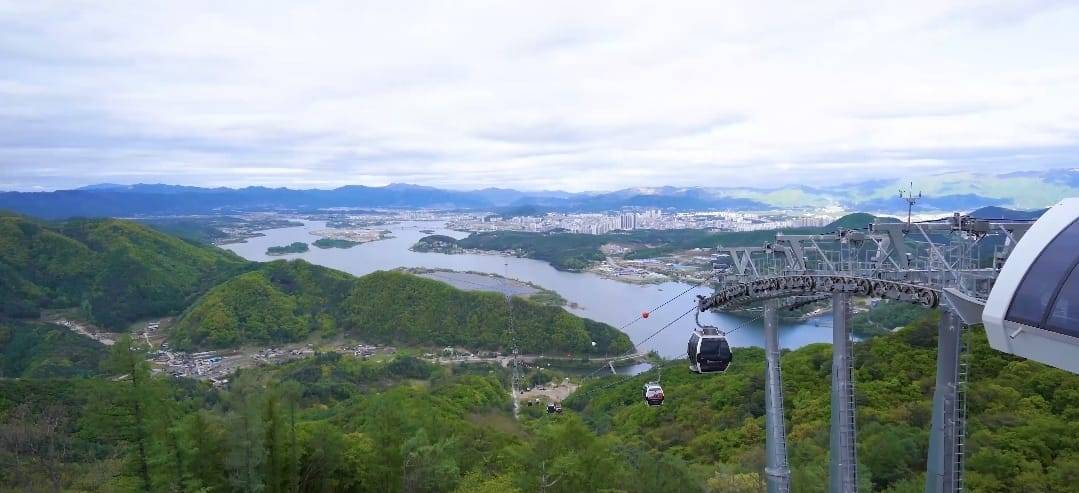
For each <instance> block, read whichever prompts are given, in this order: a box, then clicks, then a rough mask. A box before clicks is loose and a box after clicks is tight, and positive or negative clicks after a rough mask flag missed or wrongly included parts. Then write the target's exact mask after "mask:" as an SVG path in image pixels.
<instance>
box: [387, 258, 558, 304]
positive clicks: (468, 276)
mask: <svg viewBox="0 0 1079 493" xmlns="http://www.w3.org/2000/svg"><path fill="white" fill-rule="evenodd" d="M401 270H402V271H404V272H408V273H409V274H414V275H417V276H420V277H426V278H428V279H433V280H436V281H441V282H444V283H446V284H449V285H450V286H453V287H455V288H457V289H462V290H465V291H490V292H495V293H504V294H509V295H511V296H519V297H522V298H527V299H529V300H531V301H535V302H536V303H540V304H543V305H550V306H566V304H567V302H566V299H565V298H563V297H562V295H560V294H558V293H557V292H555V291H552V290H550V289H547V288H544V287H542V286H540V285H538V284H536V283H533V282H529V281H521V280H519V279H511V278H507V277H504V276H500V275H498V274H491V273H485V272H475V271H466V272H462V271H456V270H452V269H429V268H420V267H412V268H402V269H401Z"/></svg>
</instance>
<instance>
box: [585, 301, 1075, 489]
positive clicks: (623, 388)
mask: <svg viewBox="0 0 1079 493" xmlns="http://www.w3.org/2000/svg"><path fill="white" fill-rule="evenodd" d="M938 316H939V315H938V314H937V312H936V311H934V312H932V313H931V314H930V315H928V316H927V317H926V318H923V319H921V320H919V321H916V322H914V323H912V324H910V325H908V326H907V327H906V328H904V329H901V330H900V331H898V332H897V333H894V334H890V335H885V336H880V337H875V338H873V339H871V340H869V341H867V342H863V343H858V344H857V345H855V349H854V351H855V357H854V361H855V373H854V377H855V394H856V399H857V406H858V419H857V422H858V460H859V464H860V469H859V474H858V476H859V479H860V480H861V481H862V485H861V488H860V489H861V490H862V491H890V492H897V493H898V492H911V493H913V492H920V491H922V490H923V487H924V477H925V476H924V471H925V461H926V447H927V443H928V438H929V428H930V421H931V419H932V406H933V403H932V400H933V387H934V383H935V380H934V378H935V364H936V332H937V318H936V317H938ZM970 332H971V333H970V336H971V339H970V340H971V348H972V353H973V355H972V356H973V357H972V360H971V361H972V366H971V371H970V375H971V387H970V390H969V392H968V394H967V395H968V397H967V399H968V405H969V408H968V417H969V425H968V429H967V436H968V439H967V452H968V456H967V473H966V484H967V487H968V488H969V489H970V490H971V491H984V492H1010V491H1075V481H1076V478H1079V440H1076V439H1075V437H1079V376H1076V375H1073V374H1070V373H1067V372H1065V371H1062V370H1058V369H1055V368H1051V367H1048V366H1045V365H1042V364H1039V363H1035V362H1031V361H1026V360H1023V359H1020V358H1015V357H1012V356H1009V355H1006V354H1004V353H1000V352H997V351H994V350H993V349H991V348H989V346H988V344H987V342H986V339H985V333H984V331H983V330H982V329H981V327H980V326H976V327H974V328H972V329H971V331H970ZM734 357H735V359H734V363H733V364H732V365H731V368H730V371H728V372H727V373H726V374H723V375H707V376H701V375H695V374H690V373H689V371H688V370H687V369H686V367H685V362H684V361H675V362H671V363H669V364H667V365H666V366H664V368H663V372H662V381H663V388H664V390H665V391H666V396H667V399H666V400H665V401H664V403H663V406H662V407H660V408H649V407H647V406H645V405H643V404H642V403H641V402H640V388H641V385H642V384H644V383H645V382H647V381H648V380H649V379H655V378H656V377H657V373H656V372H655V371H651V372H647V373H645V374H642V375H639V376H637V377H634V378H630V379H626V380H625V381H624V382H623V383H621V384H617V385H613V386H610V387H609V388H603V386H607V385H609V382H608V381H607V380H610V378H614V377H608V379H605V380H603V381H599V382H596V383H594V384H592V385H591V386H585V387H583V388H582V389H580V390H578V394H577V396H575V397H571V398H570V400H568V401H567V403H568V404H569V405H570V406H571V407H572V408H574V409H576V410H579V411H580V412H582V414H583V415H584V417H585V419H586V420H587V421H588V422H589V423H590V424H591V426H592V427H593V428H594V429H596V430H599V431H610V433H611V434H613V435H614V436H615V437H617V438H618V439H620V440H633V439H636V440H640V441H642V442H644V443H648V444H651V445H652V446H653V447H655V448H656V449H657V450H659V451H664V452H667V453H672V454H675V455H678V456H679V457H682V458H684V459H685V460H687V461H689V462H690V463H691V464H694V465H699V466H701V467H702V468H705V467H706V468H707V469H708V470H710V471H716V473H715V477H714V478H713V481H714V483H715V485H716V486H717V489H715V490H714V491H747V492H748V491H761V487H760V482H761V481H762V480H763V478H762V476H761V475H760V471H761V469H762V467H763V464H762V462H761V461H762V460H763V457H764V456H763V447H764V419H765V418H764V378H763V376H764V352H763V351H762V350H761V349H759V348H738V349H735V355H734ZM831 357H832V355H831V345H829V344H813V345H809V346H805V347H803V348H800V349H797V350H794V351H789V352H788V351H785V352H784V354H783V357H782V359H783V387H784V394H785V398H786V418H787V426H788V430H789V431H788V445H789V447H790V448H789V453H790V462H791V471H792V475H791V483H792V484H793V485H794V487H795V488H798V491H824V489H825V486H826V485H827V484H828V446H829V442H828V440H829V412H830V411H829V409H830V403H829V399H830V393H829V388H830V386H831V384H830V376H831ZM592 389H595V390H592ZM736 485H738V486H737V487H736ZM728 487H729V488H730V489H725V488H728ZM686 491H690V490H689V489H687V490H686Z"/></svg>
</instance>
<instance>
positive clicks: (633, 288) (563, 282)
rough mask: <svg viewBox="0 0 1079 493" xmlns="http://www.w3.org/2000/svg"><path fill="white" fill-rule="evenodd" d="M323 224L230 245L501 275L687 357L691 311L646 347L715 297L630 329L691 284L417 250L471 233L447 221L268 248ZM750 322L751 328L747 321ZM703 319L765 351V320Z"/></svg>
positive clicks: (796, 334) (812, 334)
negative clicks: (350, 242) (429, 239)
mask: <svg viewBox="0 0 1079 493" xmlns="http://www.w3.org/2000/svg"><path fill="white" fill-rule="evenodd" d="M325 227H326V226H325V223H324V222H321V221H305V222H304V226H299V227H293V228H282V229H272V230H266V231H262V233H263V234H265V235H266V236H263V237H259V238H252V239H249V240H247V242H245V243H233V244H229V245H224V246H223V248H227V249H229V250H232V251H233V252H236V253H237V254H239V255H241V256H243V257H244V258H246V259H249V260H256V261H268V260H275V259H280V258H285V259H294V258H302V259H304V260H306V261H308V262H311V263H313V264H318V265H322V266H325V267H330V268H333V269H338V270H342V271H345V272H348V273H351V274H355V275H364V274H368V273H371V272H374V271H377V270H390V269H394V268H397V267H427V268H440V269H453V270H459V271H477V272H487V273H492V274H499V275H503V276H506V277H510V278H515V279H520V280H522V281H530V282H533V283H536V284H538V285H540V286H542V287H544V288H547V289H550V290H554V291H557V292H558V294H560V295H562V297H564V298H565V299H566V300H567V301H569V302H571V303H577V305H578V306H577V307H576V308H571V307H569V306H567V307H566V309H567V310H569V311H570V312H572V313H574V314H576V315H580V316H582V317H588V318H591V319H593V320H598V321H600V322H605V323H607V324H610V325H612V326H614V327H618V328H623V327H624V328H623V331H624V332H625V333H627V334H629V336H630V338H631V339H632V340H633V342H634V343H636V344H638V349H640V350H642V351H650V350H655V351H657V352H659V354H660V355H662V356H664V357H668V358H669V357H678V356H680V355H682V356H684V355H685V351H686V341H687V340H688V339H689V334H690V332H691V331H692V330H693V328H694V327H695V326H696V325H695V323H694V321H693V314H692V313H690V314H689V315H687V316H686V317H684V318H682V319H681V320H679V321H678V322H676V323H674V324H673V325H671V327H669V328H667V329H666V330H664V331H663V332H662V333H660V334H659V335H657V336H655V337H653V338H652V339H651V340H649V341H647V342H644V343H641V341H642V340H644V339H645V338H647V337H648V336H649V335H651V334H652V333H654V332H656V331H657V330H659V329H660V328H661V327H663V326H664V325H666V324H667V323H669V322H670V321H671V320H672V319H674V318H676V317H678V316H679V315H681V314H682V313H683V312H685V311H687V310H689V309H690V308H692V307H693V306H695V305H696V296H695V295H698V294H701V295H708V294H710V293H711V290H710V289H709V288H707V287H700V288H696V289H693V290H691V291H689V292H688V293H686V294H685V295H683V296H681V297H680V298H678V299H676V300H674V301H672V302H671V303H669V304H667V305H666V306H664V307H663V308H661V309H659V310H656V311H655V312H653V313H652V314H651V316H649V318H648V319H641V320H638V321H637V322H635V323H633V324H631V325H629V326H626V324H627V323H629V322H631V321H632V320H634V319H635V318H638V316H639V315H640V314H641V312H642V311H644V310H650V309H652V308H653V307H655V306H658V305H659V304H661V303H663V302H665V301H667V300H669V299H670V298H671V297H673V296H675V295H677V294H678V293H681V292H682V291H685V290H686V289H689V288H690V285H688V284H682V283H677V282H668V283H663V284H650V285H636V284H628V283H623V282H619V281H614V280H610V279H605V278H603V277H600V276H598V275H595V274H590V273H574V272H562V271H559V270H556V269H555V268H554V267H551V266H550V265H549V264H547V263H546V262H542V261H539V260H532V259H526V258H516V257H506V256H500V255H484V254H463V255H446V254H441V253H419V252H413V251H410V250H409V247H411V246H412V245H413V244H415V243H416V241H417V240H419V239H420V238H422V237H424V236H426V234H425V233H421V232H420V230H434V231H435V234H442V235H446V236H452V237H454V238H463V237H465V236H467V234H465V233H461V232H459V231H451V230H448V229H445V223H442V222H439V221H434V222H432V221H415V222H403V223H399V224H393V225H388V226H380V228H383V229H387V230H389V231H391V232H392V235H393V236H394V237H393V238H390V239H386V240H381V241H375V242H371V243H365V244H362V245H358V246H355V247H352V248H349V249H339V248H330V249H325V250H323V249H321V248H317V247H311V249H310V250H309V251H307V252H304V253H299V254H290V255H281V256H268V255H266V249H267V248H269V247H271V246H280V245H288V244H290V243H292V242H295V241H302V242H305V243H311V242H313V241H315V240H316V239H318V237H316V236H314V235H311V234H310V232H311V231H314V230H317V229H322V228H325ZM747 321H748V323H747ZM701 322H702V323H705V324H707V325H714V326H717V327H720V328H721V329H723V330H730V329H731V328H734V327H738V326H740V325H743V324H744V326H743V327H742V328H741V329H739V330H737V331H735V332H733V333H732V334H730V335H729V336H728V340H729V341H730V344H731V345H732V346H763V344H764V332H763V323H762V322H761V321H760V320H752V319H747V318H742V317H737V316H733V315H728V314H724V313H711V312H709V313H702V314H701ZM830 326H831V315H824V316H822V317H818V318H817V319H811V320H808V321H806V322H799V323H781V324H780V335H779V337H780V344H781V345H782V346H783V347H785V348H792V349H793V348H798V347H801V346H804V345H806V344H810V343H814V342H831V329H830V328H829V327H830Z"/></svg>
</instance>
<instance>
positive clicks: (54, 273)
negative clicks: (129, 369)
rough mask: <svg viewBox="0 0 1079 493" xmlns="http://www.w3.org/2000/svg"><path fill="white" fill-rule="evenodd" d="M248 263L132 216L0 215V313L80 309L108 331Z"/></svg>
mask: <svg viewBox="0 0 1079 493" xmlns="http://www.w3.org/2000/svg"><path fill="white" fill-rule="evenodd" d="M249 265H250V264H249V262H247V261H245V260H243V259H241V258H240V257H238V256H236V255H234V254H232V253H231V252H227V251H224V250H221V249H218V248H214V247H209V246H203V245H198V244H195V243H189V242H187V241H184V240H181V239H179V238H176V237H173V236H169V235H166V234H162V233H160V232H157V231H154V230H153V229H150V228H148V227H146V226H142V225H139V224H136V223H133V222H130V221H119V220H113V219H92V220H91V219H76V220H70V221H66V222H61V223H43V222H39V221H36V220H32V219H28V218H24V217H20V216H13V215H8V216H0V315H6V316H11V317H37V316H38V314H39V312H40V310H41V309H43V308H72V307H75V308H79V309H81V310H82V311H83V313H84V315H85V316H86V317H87V318H89V319H90V320H92V321H93V322H95V323H97V324H100V325H103V326H105V327H109V328H115V329H120V328H124V327H126V325H127V324H128V323H130V322H131V321H133V320H137V319H140V318H145V317H149V316H159V315H163V314H167V313H175V312H179V311H180V310H182V309H183V308H184V307H186V306H187V305H189V304H190V303H191V302H192V301H193V299H194V298H195V297H196V296H198V295H199V294H201V293H202V292H203V291H205V290H207V289H209V288H210V287H211V286H213V285H214V284H217V283H218V282H220V281H222V280H224V279H227V278H229V277H231V276H233V275H235V274H236V273H238V272H240V271H242V270H244V269H246V268H248V266H249Z"/></svg>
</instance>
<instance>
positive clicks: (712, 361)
mask: <svg viewBox="0 0 1079 493" xmlns="http://www.w3.org/2000/svg"><path fill="white" fill-rule="evenodd" d="M686 356H688V357H689V369H690V370H691V371H695V372H697V373H722V372H725V371H727V367H728V366H730V364H731V359H733V355H732V354H731V346H730V345H729V344H727V337H726V335H725V334H723V332H720V330H719V329H717V328H715V327H700V328H698V329H696V330H694V331H693V335H691V336H689V345H688V348H687V350H686Z"/></svg>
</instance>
